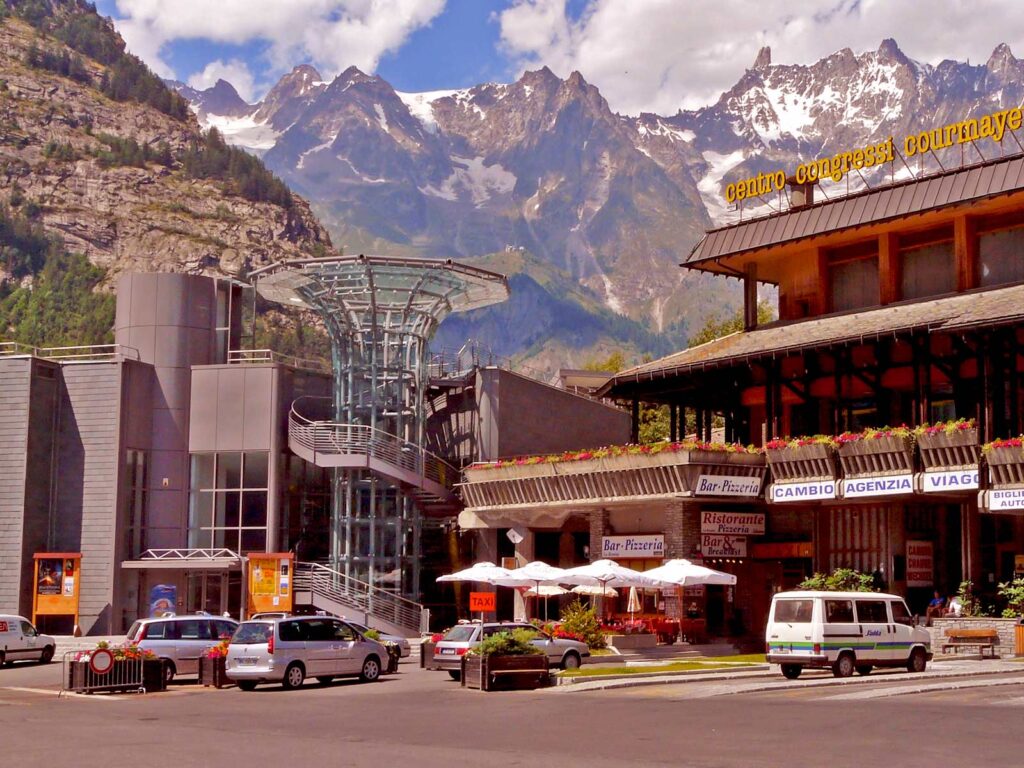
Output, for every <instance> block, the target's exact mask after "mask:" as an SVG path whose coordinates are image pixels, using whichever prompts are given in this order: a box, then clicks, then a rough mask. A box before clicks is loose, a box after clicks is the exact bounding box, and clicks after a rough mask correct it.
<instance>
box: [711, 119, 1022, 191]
mask: <svg viewBox="0 0 1024 768" xmlns="http://www.w3.org/2000/svg"><path fill="white" fill-rule="evenodd" d="M1022 124H1024V112H1022V111H1021V108H1020V107H1014V108H1012V109H1004V110H1000V111H999V112H994V113H992V114H991V115H984V116H982V117H980V118H973V117H971V118H968V119H966V120H959V121H957V122H955V123H948V124H947V125H943V126H941V127H939V128H931V129H929V130H927V131H921V133H915V134H911V135H910V136H906V137H904V139H903V141H902V142H901V144H902V147H901V148H902V150H903V157H904V158H905V159H910V158H911V157H914V156H915V155H923V154H925V153H927V152H934V151H935V150H937V149H947V148H949V147H954V146H959V145H962V144H968V143H972V142H975V141H977V140H978V139H992V140H993V141H997V142H1001V141H1002V140H1003V137H1004V136H1005V135H1006V131H1008V130H1009V131H1016V130H1018V129H1019V128H1020V127H1021V125H1022ZM895 160H896V143H895V141H894V139H893V137H892V136H890V137H889V138H888V139H886V140H885V141H882V142H877V143H875V144H868V145H867V146H864V147H860V148H858V149H854V150H852V151H850V152H839V153H838V154H835V155H833V156H832V157H821V158H818V159H816V160H809V161H808V162H806V163H801V164H800V165H798V166H797V167H796V171H795V172H794V173H793V174H792V177H793V179H795V180H796V183H797V184H814V183H816V182H818V181H825V180H827V179H831V180H832V181H842V180H843V178H845V177H846V175H847V174H849V173H851V172H853V171H860V170H862V169H867V168H874V167H875V166H876V165H884V164H885V163H892V162H895ZM787 178H788V176H787V174H786V172H785V171H784V170H782V169H779V170H776V171H769V172H768V173H759V174H757V176H751V177H749V178H746V179H740V180H739V181H737V182H733V183H732V184H729V185H728V186H727V187H726V188H725V199H726V202H729V203H737V202H740V201H742V200H746V199H748V198H751V197H761V196H763V195H768V194H771V193H772V192H778V191H780V190H781V189H782V188H783V187H785V185H786V180H787Z"/></svg>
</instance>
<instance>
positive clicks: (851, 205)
mask: <svg viewBox="0 0 1024 768" xmlns="http://www.w3.org/2000/svg"><path fill="white" fill-rule="evenodd" d="M836 207H837V208H838V209H839V210H838V211H837V218H836V229H843V228H845V227H848V226H850V224H856V223H857V222H856V220H854V218H853V212H854V209H855V208H856V207H857V201H856V200H840V201H839V202H838V203H836Z"/></svg>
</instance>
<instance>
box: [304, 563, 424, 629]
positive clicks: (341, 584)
mask: <svg viewBox="0 0 1024 768" xmlns="http://www.w3.org/2000/svg"><path fill="white" fill-rule="evenodd" d="M325 582H326V584H325ZM307 588H308V589H309V590H310V592H314V591H317V592H320V593H321V594H323V595H324V596H326V597H328V598H330V599H333V600H335V602H338V603H343V604H344V603H355V604H356V606H357V607H358V608H359V609H360V610H362V611H365V612H367V613H370V614H371V615H377V616H380V617H381V618H385V619H390V620H392V621H394V623H396V624H401V625H403V626H406V627H412V628H415V629H417V630H418V629H419V626H420V617H421V616H422V614H423V610H424V609H423V605H422V604H421V603H417V602H416V601H415V600H410V599H409V598H406V597H402V596H401V595H396V594H395V593H394V592H389V591H388V590H386V589H383V588H381V587H378V586H376V585H374V584H369V583H367V582H365V581H360V580H359V579H356V578H354V577H352V576H348V575H346V574H345V573H342V572H341V571H338V570H335V569H334V568H330V567H328V566H326V565H322V564H321V563H309V562H296V563H295V586H294V589H296V590H302V589H307Z"/></svg>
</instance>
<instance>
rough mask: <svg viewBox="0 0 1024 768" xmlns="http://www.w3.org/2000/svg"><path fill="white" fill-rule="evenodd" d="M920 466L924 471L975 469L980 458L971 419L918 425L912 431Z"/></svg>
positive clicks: (979, 447)
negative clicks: (922, 466)
mask: <svg viewBox="0 0 1024 768" xmlns="http://www.w3.org/2000/svg"><path fill="white" fill-rule="evenodd" d="M914 436H915V438H916V439H917V446H918V449H919V451H920V454H921V463H922V464H923V465H924V468H925V469H926V470H927V469H940V470H941V469H965V468H971V469H973V468H975V467H977V465H978V459H979V458H980V457H981V445H980V444H979V443H978V428H977V426H976V425H975V422H974V419H957V420H955V421H946V422H940V423H938V424H922V425H921V426H919V427H916V428H915V429H914Z"/></svg>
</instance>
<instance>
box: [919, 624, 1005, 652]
mask: <svg viewBox="0 0 1024 768" xmlns="http://www.w3.org/2000/svg"><path fill="white" fill-rule="evenodd" d="M1021 628H1022V627H1020V625H1019V624H1018V620H1017V619H996V618H991V617H987V616H978V617H974V616H971V617H961V618H954V617H952V616H950V617H948V618H937V619H932V626H930V627H929V628H928V631H929V632H931V633H932V650H933V651H935V653H940V652H941V650H942V644H943V643H944V642H945V641H946V630H947V629H994V630H995V631H996V632H998V633H999V645H998V646H996V649H995V653H996V655H997V656H1002V657H1006V656H1013V655H1014V654H1015V653H1016V652H1017V630H1018V629H1021Z"/></svg>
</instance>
